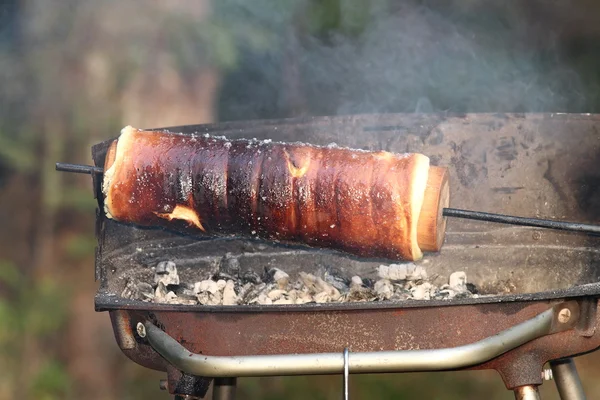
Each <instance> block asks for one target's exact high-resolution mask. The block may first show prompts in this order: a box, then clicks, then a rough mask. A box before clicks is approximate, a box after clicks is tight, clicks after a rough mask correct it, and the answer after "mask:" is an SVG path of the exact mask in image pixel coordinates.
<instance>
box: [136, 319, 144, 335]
mask: <svg viewBox="0 0 600 400" xmlns="http://www.w3.org/2000/svg"><path fill="white" fill-rule="evenodd" d="M136 330H137V334H138V335H139V336H140V337H146V327H145V326H144V324H142V323H141V322H138V324H137V326H136Z"/></svg>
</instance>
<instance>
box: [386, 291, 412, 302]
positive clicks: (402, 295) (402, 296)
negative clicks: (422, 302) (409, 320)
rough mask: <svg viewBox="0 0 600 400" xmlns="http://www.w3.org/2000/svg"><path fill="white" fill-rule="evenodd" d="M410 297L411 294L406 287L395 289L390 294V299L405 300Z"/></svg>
mask: <svg viewBox="0 0 600 400" xmlns="http://www.w3.org/2000/svg"><path fill="white" fill-rule="evenodd" d="M412 298H413V295H412V293H411V292H410V291H408V290H406V289H400V290H396V291H395V292H394V294H393V295H392V297H391V298H390V300H393V301H405V300H408V299H412Z"/></svg>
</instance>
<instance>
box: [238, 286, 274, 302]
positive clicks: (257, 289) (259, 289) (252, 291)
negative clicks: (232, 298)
mask: <svg viewBox="0 0 600 400" xmlns="http://www.w3.org/2000/svg"><path fill="white" fill-rule="evenodd" d="M247 286H249V289H248V290H247V292H246V293H245V295H244V297H243V299H242V301H243V302H244V303H246V304H253V303H256V300H257V298H258V296H259V295H260V294H261V293H263V292H264V291H266V292H267V293H268V291H269V290H270V286H269V287H267V284H266V283H261V284H258V285H255V284H253V283H246V284H245V285H244V287H247Z"/></svg>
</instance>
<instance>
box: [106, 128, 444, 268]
mask: <svg viewBox="0 0 600 400" xmlns="http://www.w3.org/2000/svg"><path fill="white" fill-rule="evenodd" d="M105 171H106V172H105V174H104V182H103V192H104V195H105V202H104V204H105V212H106V214H107V216H108V217H109V218H113V219H115V220H118V221H125V222H130V223H134V224H138V225H142V226H162V227H166V228H169V229H173V230H178V231H184V232H204V233H207V234H213V235H221V234H227V235H230V234H234V235H251V236H254V237H256V236H259V237H263V238H265V239H274V240H281V241H287V242H296V243H304V244H308V245H313V246H319V247H329V248H333V249H338V250H342V251H346V252H350V253H353V254H355V255H359V256H369V257H371V256H375V257H386V258H394V259H404V260H417V259H419V258H421V257H422V255H423V254H422V251H423V250H425V251H438V250H439V249H440V247H441V245H442V243H443V240H444V232H445V221H444V217H443V216H442V212H441V209H442V207H444V206H447V203H448V179H447V171H446V169H445V168H439V167H430V165H429V158H427V157H426V156H424V155H422V154H393V153H389V152H385V151H380V152H368V151H364V150H352V149H346V148H338V147H334V148H331V147H319V146H311V145H304V144H297V143H295V144H286V143H272V142H270V141H256V140H252V141H249V140H241V139H240V140H231V141H230V140H227V139H225V138H221V137H211V136H208V135H192V136H190V135H182V134H176V133H170V132H161V131H142V130H139V129H135V128H132V127H130V126H128V127H125V128H124V129H123V130H122V131H121V135H120V137H119V138H118V140H117V141H115V143H114V144H113V145H112V146H111V147H110V149H109V151H108V152H107V157H106V162H105Z"/></svg>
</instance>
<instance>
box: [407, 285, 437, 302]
mask: <svg viewBox="0 0 600 400" xmlns="http://www.w3.org/2000/svg"><path fill="white" fill-rule="evenodd" d="M433 291H434V287H433V285H432V284H431V283H429V282H423V283H422V284H420V285H417V286H415V287H413V288H412V289H411V294H412V296H413V298H414V299H415V300H429V299H431V294H432V292H433Z"/></svg>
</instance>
